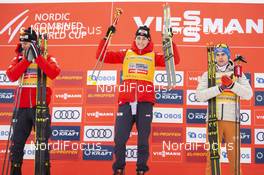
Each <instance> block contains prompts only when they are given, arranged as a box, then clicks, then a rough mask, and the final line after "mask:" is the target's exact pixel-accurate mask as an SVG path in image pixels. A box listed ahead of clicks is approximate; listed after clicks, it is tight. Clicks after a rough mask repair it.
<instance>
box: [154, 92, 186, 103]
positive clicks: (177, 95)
mask: <svg viewBox="0 0 264 175" xmlns="http://www.w3.org/2000/svg"><path fill="white" fill-rule="evenodd" d="M156 102H157V103H161V104H183V90H169V91H162V90H160V91H158V92H157V93H156Z"/></svg>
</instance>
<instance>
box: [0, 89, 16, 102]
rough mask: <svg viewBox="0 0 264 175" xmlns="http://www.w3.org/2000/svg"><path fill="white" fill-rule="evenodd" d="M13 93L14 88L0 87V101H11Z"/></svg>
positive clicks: (12, 100)
mask: <svg viewBox="0 0 264 175" xmlns="http://www.w3.org/2000/svg"><path fill="white" fill-rule="evenodd" d="M14 93H15V90H14V89H0V103H13V102H14Z"/></svg>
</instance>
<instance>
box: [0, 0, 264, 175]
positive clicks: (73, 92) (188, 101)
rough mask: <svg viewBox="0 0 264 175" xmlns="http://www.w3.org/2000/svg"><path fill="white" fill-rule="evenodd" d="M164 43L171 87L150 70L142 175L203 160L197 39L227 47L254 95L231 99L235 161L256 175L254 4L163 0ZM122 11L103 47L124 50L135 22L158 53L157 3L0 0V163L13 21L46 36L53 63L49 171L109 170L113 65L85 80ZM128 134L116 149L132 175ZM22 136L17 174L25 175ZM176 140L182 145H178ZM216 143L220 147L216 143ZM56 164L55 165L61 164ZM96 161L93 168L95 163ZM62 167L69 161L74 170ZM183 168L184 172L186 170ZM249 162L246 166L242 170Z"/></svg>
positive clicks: (133, 150)
mask: <svg viewBox="0 0 264 175" xmlns="http://www.w3.org/2000/svg"><path fill="white" fill-rule="evenodd" d="M169 5H170V6H171V16H172V18H171V24H172V30H173V33H174V36H173V40H174V42H175V43H176V44H177V45H178V50H179V55H180V59H181V61H180V64H179V65H177V66H176V72H175V74H176V77H177V87H176V88H175V89H171V90H169V91H164V89H162V88H160V86H162V85H166V84H167V79H166V76H165V70H164V68H158V70H156V72H155V76H154V82H155V85H156V86H157V89H156V93H155V96H156V101H157V103H156V105H155V107H154V109H153V124H152V132H151V136H150V140H149V141H150V158H149V166H150V172H149V174H152V175H159V174H166V175H174V174H175V171H176V169H177V173H178V174H185V175H193V174H197V175H202V174H204V172H205V169H204V164H205V161H206V155H207V152H206V147H205V145H206V124H205V118H206V108H207V103H204V102H198V101H197V99H196V96H195V89H196V86H197V80H198V76H201V75H202V73H203V72H204V71H205V70H206V68H207V55H206V44H207V43H210V42H213V43H215V44H216V43H227V44H229V46H230V48H231V55H232V58H234V57H235V54H241V55H243V56H244V57H246V59H247V61H248V63H247V64H244V65H243V71H244V73H245V74H246V76H247V78H248V79H250V83H251V86H252V89H253V92H254V96H253V98H252V99H251V100H250V101H243V100H242V101H241V132H240V134H241V147H242V148H241V163H242V170H243V174H244V175H252V174H261V172H262V171H263V163H264V110H263V106H264V89H263V88H264V69H263V64H264V61H263V55H262V54H261V53H263V52H264V25H263V23H264V17H263V9H264V5H263V4H235V3H228V4H225V3H190V2H189V3H183V2H170V3H169ZM116 8H121V9H122V10H123V14H122V15H121V17H120V20H119V21H118V24H117V27H116V28H117V31H116V33H115V34H114V35H113V38H112V40H111V43H110V46H109V50H115V51H118V50H121V49H127V48H130V46H131V44H132V42H133V40H134V37H135V31H136V29H137V28H138V26H141V25H147V26H149V27H150V29H151V38H152V41H153V42H154V49H155V51H157V52H161V51H162V47H161V36H162V28H163V11H162V9H163V3H162V2H99V3H98V2H86V3H44V4H41V3H37V4H0V19H1V20H0V55H1V61H0V150H2V151H1V152H0V160H1V161H0V163H1V162H2V160H3V156H4V150H5V146H6V140H7V138H8V134H9V126H10V119H11V117H12V109H13V103H14V93H15V92H16V89H15V87H16V86H17V84H18V83H17V82H10V80H9V79H8V78H7V76H6V73H5V70H6V69H7V67H8V65H9V64H10V62H11V60H12V59H13V57H14V56H15V53H14V49H15V45H16V44H17V43H18V38H19V31H20V29H21V27H28V26H32V27H33V28H34V29H35V30H36V31H38V32H40V31H41V32H44V31H46V32H48V37H49V38H48V52H49V54H51V55H52V56H54V57H56V58H57V61H58V63H59V65H60V67H61V69H62V72H61V74H60V75H59V76H58V77H57V79H56V80H54V82H53V96H52V102H51V104H50V114H51V121H52V128H51V129H52V135H51V139H50V150H51V151H50V152H51V160H52V174H76V175H77V174H78V175H79V174H80V175H81V174H85V173H86V174H87V173H88V174H90V173H91V174H96V173H97V174H100V175H105V174H110V173H111V164H112V161H113V159H114V156H113V155H114V153H113V145H114V143H113V142H114V133H115V130H114V123H115V118H116V115H118V113H117V107H118V106H117V96H118V85H120V82H121V81H122V80H121V76H122V71H121V69H122V66H121V65H113V64H104V66H103V70H102V71H101V74H100V77H99V78H98V79H99V81H98V86H96V85H94V82H91V81H90V77H89V76H90V75H91V73H92V69H93V67H94V65H95V63H96V58H95V55H96V49H97V46H98V43H99V41H100V40H101V39H102V38H103V37H104V36H105V33H106V31H107V28H108V26H109V25H111V23H112V20H113V16H114V10H115V9H116ZM137 136H138V133H137V130H136V127H134V128H133V129H132V132H131V134H130V138H129V141H128V144H127V147H126V150H127V151H126V156H127V157H126V161H127V162H128V164H127V172H126V174H128V175H132V174H134V172H135V162H136V159H137ZM32 140H34V134H33V132H32V134H31V136H30V138H29V140H28V142H27V144H26V147H25V156H24V158H25V159H26V160H25V161H24V163H23V166H24V172H26V174H32V173H33V168H31V165H33V160H32V159H34V154H35V151H34V147H32ZM181 143H182V145H181ZM222 146H224V144H223V145H222ZM220 154H221V162H222V164H223V166H222V174H228V173H229V169H228V166H226V165H227V164H226V163H227V162H228V159H227V151H226V148H224V147H222V148H221V153H220ZM62 165H63V166H62ZM102 165H103V166H104V168H102V167H101V166H102ZM76 166H78V168H77V169H74V170H73V169H72V168H71V167H76ZM190 166H192V167H194V168H189V167H190ZM249 167H250V168H249Z"/></svg>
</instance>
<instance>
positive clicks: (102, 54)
mask: <svg viewBox="0 0 264 175" xmlns="http://www.w3.org/2000/svg"><path fill="white" fill-rule="evenodd" d="M122 13H123V11H122V9H120V8H117V9H116V11H115V18H114V22H113V23H112V26H114V27H115V26H116V25H117V22H118V20H119V17H120V15H121V14H122ZM111 37H112V31H110V32H109V34H108V35H107V38H106V41H105V43H104V45H103V48H102V50H101V52H100V54H99V56H98V58H97V62H96V64H95V66H94V68H93V72H92V74H91V80H95V81H97V78H98V77H99V75H100V72H101V70H102V67H103V64H104V60H105V56H106V49H107V47H108V45H109V41H110V39H111ZM97 69H98V72H97V75H96V76H94V74H95V71H96V70H97Z"/></svg>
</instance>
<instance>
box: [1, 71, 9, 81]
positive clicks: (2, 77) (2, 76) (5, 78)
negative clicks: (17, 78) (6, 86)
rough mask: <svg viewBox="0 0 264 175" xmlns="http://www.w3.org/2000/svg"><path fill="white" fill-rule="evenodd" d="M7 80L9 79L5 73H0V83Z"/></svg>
mask: <svg viewBox="0 0 264 175" xmlns="http://www.w3.org/2000/svg"><path fill="white" fill-rule="evenodd" d="M5 82H9V79H8V78H7V76H6V74H3V73H0V83H5Z"/></svg>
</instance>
